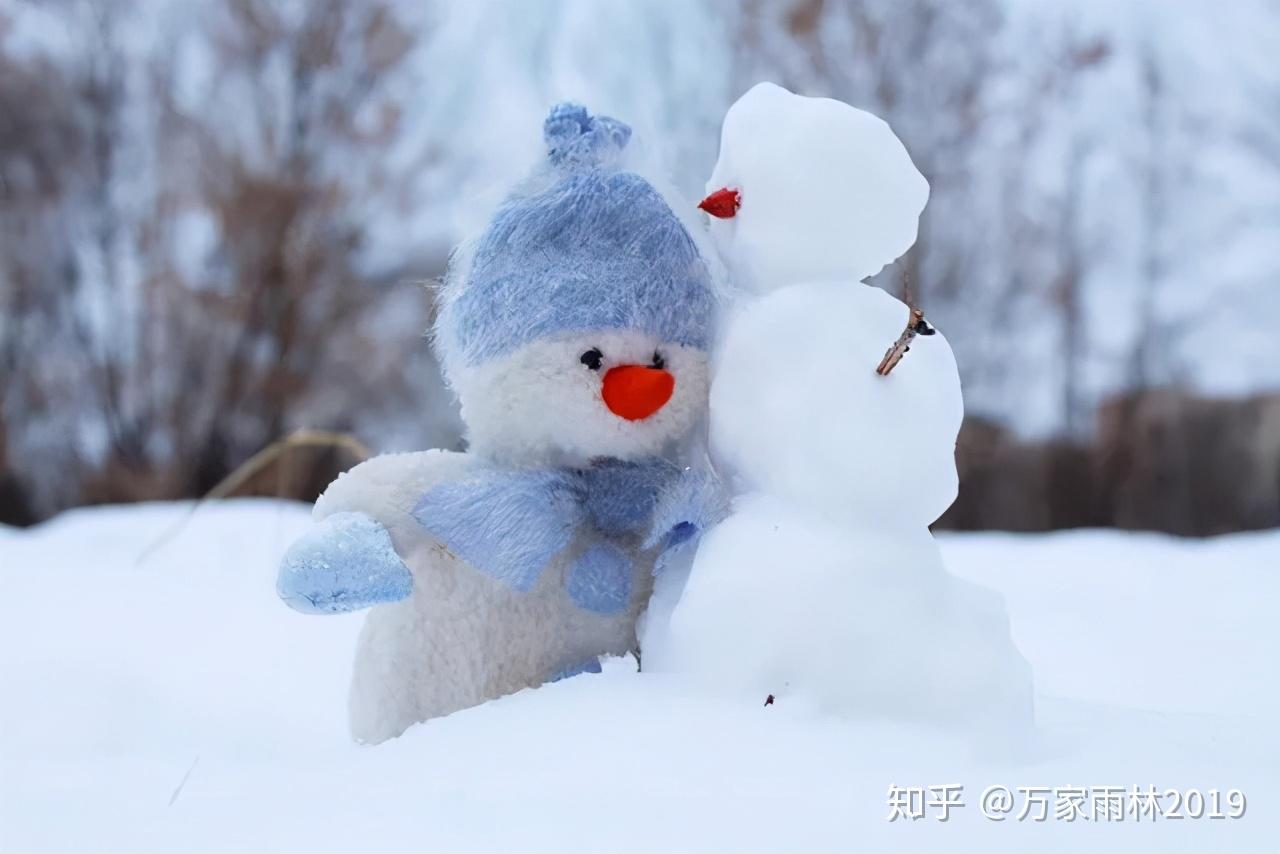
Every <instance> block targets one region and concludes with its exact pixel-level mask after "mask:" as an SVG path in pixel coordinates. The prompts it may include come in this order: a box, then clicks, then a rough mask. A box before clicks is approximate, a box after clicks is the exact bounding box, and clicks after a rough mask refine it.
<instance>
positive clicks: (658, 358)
mask: <svg viewBox="0 0 1280 854" xmlns="http://www.w3.org/2000/svg"><path fill="white" fill-rule="evenodd" d="M653 366H654V367H655V368H658V369H659V370H661V369H662V368H665V367H666V366H667V360H666V359H664V358H662V354H661V353H659V352H658V351H657V350H654V351H653Z"/></svg>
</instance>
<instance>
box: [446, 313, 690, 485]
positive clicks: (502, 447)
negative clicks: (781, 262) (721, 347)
mask: <svg viewBox="0 0 1280 854" xmlns="http://www.w3.org/2000/svg"><path fill="white" fill-rule="evenodd" d="M595 354H598V355H595ZM655 355H656V356H657V361H656V362H655ZM626 366H636V368H635V369H633V371H632V372H633V373H637V374H639V375H641V376H642V377H654V378H656V379H660V380H662V381H664V382H665V381H666V380H665V378H664V377H660V376H659V374H660V373H661V371H660V370H658V369H661V370H662V371H665V372H666V373H668V374H669V375H670V376H671V378H673V379H674V388H671V390H670V397H669V398H667V399H666V400H665V402H664V403H662V404H661V405H660V406H658V407H657V408H656V410H655V411H653V412H652V414H647V415H644V416H643V417H635V416H636V415H637V414H639V413H637V412H635V411H631V412H630V414H631V416H632V417H624V416H622V415H619V414H617V413H616V412H615V411H614V409H615V408H622V409H624V410H625V409H626V407H625V406H621V405H620V404H619V403H618V399H617V396H616V395H617V392H616V390H615V392H614V395H613V396H611V398H610V399H611V400H612V401H613V403H612V406H611V405H610V404H609V403H607V402H606V399H605V398H606V395H605V391H604V390H605V378H606V376H609V372H610V371H611V370H614V369H617V368H625V367H626ZM640 368H647V369H650V370H649V371H640V370H639V369H640ZM455 373H456V375H455V376H453V377H452V381H453V386H454V388H455V390H456V391H457V393H458V397H459V399H460V400H461V402H462V419H463V421H464V423H466V425H467V435H468V439H469V440H470V444H471V448H472V449H473V450H475V451H477V452H479V453H481V454H485V455H487V456H490V457H494V458H498V459H502V460H504V461H506V462H510V463H515V464H521V465H541V464H552V465H565V464H569V465H576V464H583V463H585V462H587V461H588V460H590V459H592V458H593V457H617V458H619V459H634V458H637V457H642V456H649V455H653V454H658V453H661V452H662V451H663V450H664V449H665V448H667V447H668V446H669V445H671V444H672V443H674V442H677V441H679V440H680V439H682V438H683V437H684V436H685V435H687V434H688V432H689V431H690V429H691V428H692V427H693V426H694V424H695V423H697V421H698V419H699V418H700V417H701V416H702V415H703V413H704V412H705V411H706V405H707V385H708V370H707V355H706V353H704V352H702V351H700V350H697V349H695V348H692V347H683V346H679V345H673V344H668V343H664V342H663V341H661V340H659V339H658V338H655V337H654V336H652V335H647V334H645V333H642V332H634V331H618V330H609V331H601V332H596V333H581V334H578V333H575V334H572V335H567V336H563V337H557V338H552V339H547V340H540V341H534V342H533V343H531V344H528V345H526V346H524V347H522V348H520V349H519V350H516V351H515V352H513V353H510V354H508V355H506V356H503V357H500V358H497V359H493V360H491V361H490V362H487V363H485V364H483V365H478V366H475V367H463V368H460V369H458V370H457V371H456V372H455ZM626 373H627V372H626V371H618V372H616V373H615V374H614V375H613V379H611V381H610V382H611V383H612V385H613V386H614V387H615V389H616V387H617V386H618V385H619V383H618V382H617V380H618V378H619V376H622V375H625V374H626ZM641 397H643V393H641ZM661 397H662V395H659V396H658V398H653V399H652V400H651V403H650V404H649V405H648V406H646V405H641V407H640V411H641V412H644V411H647V410H648V409H649V406H651V405H652V403H656V401H657V399H661Z"/></svg>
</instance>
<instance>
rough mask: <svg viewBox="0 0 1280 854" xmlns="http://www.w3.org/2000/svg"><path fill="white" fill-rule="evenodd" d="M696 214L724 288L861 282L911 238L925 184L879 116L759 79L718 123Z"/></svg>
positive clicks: (926, 190) (900, 251) (926, 193)
mask: <svg viewBox="0 0 1280 854" xmlns="http://www.w3.org/2000/svg"><path fill="white" fill-rule="evenodd" d="M707 190H708V192H710V195H709V196H708V197H707V198H706V199H704V200H703V203H702V205H701V207H702V208H703V210H705V211H707V212H708V213H710V214H711V215H712V220H711V237H712V239H713V240H714V241H715V243H716V247H717V248H718V249H719V250H720V253H721V255H722V256H723V257H724V258H725V259H726V261H727V263H728V265H729V268H730V271H731V272H732V274H733V278H734V281H735V283H737V284H738V285H740V286H742V287H744V288H746V289H747V290H751V291H756V292H765V291H771V290H774V289H775V288H778V287H781V286H784V285H788V284H791V283H793V282H804V281H828V280H844V281H855V282H856V281H860V280H862V279H865V278H867V277H868V276H872V275H875V274H876V273H878V272H879V271H880V269H881V268H882V267H884V266H885V265H886V264H889V263H891V262H892V261H894V260H895V259H896V258H898V257H899V256H900V255H902V254H903V253H904V252H906V251H907V250H908V249H909V248H911V244H912V243H914V242H915V240H916V227H917V222H918V220H919V217H920V213H921V211H923V210H924V206H925V203H926V202H927V201H928V199H929V184H928V182H927V181H925V179H924V176H923V175H921V174H920V172H919V171H917V170H916V167H915V164H913V163H912V162H911V156H910V155H909V154H908V153H907V150H906V148H905V147H903V145H902V142H901V141H900V140H899V139H898V137H897V136H896V135H895V134H894V132H893V130H892V129H890V127H889V125H887V124H886V123H885V122H884V121H883V120H881V119H879V118H877V117H876V116H873V115H872V114H871V113H868V112H864V111H862V110H859V109H855V108H854V107H851V106H849V105H848V104H845V103H842V102H840V101H834V100H831V99H830V98H808V97H804V96H801V95H795V94H792V93H791V92H788V91H787V90H786V89H783V88H782V87H781V86H777V85H775V84H773V83H760V84H757V85H756V86H754V87H753V88H752V89H751V90H750V91H748V92H747V93H746V94H745V95H743V96H742V97H741V98H739V99H738V100H737V101H736V102H735V103H734V104H733V106H732V107H730V108H729V112H728V114H726V116H725V119H724V127H723V129H722V130H721V134H720V157H719V159H718V160H717V161H716V167H715V170H714V171H713V172H712V174H711V178H710V180H709V181H708V182H707Z"/></svg>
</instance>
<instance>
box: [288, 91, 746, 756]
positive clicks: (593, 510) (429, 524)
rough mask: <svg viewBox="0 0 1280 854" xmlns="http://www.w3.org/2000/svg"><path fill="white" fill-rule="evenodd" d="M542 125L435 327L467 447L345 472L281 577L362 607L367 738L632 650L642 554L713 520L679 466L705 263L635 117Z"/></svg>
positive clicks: (315, 602)
mask: <svg viewBox="0 0 1280 854" xmlns="http://www.w3.org/2000/svg"><path fill="white" fill-rule="evenodd" d="M544 134H545V138H546V143H547V161H546V164H545V165H544V166H543V167H542V168H541V169H539V170H538V171H537V173H536V174H535V175H534V176H533V177H532V178H531V179H530V180H529V181H528V182H527V184H526V185H524V186H522V187H520V188H519V189H518V190H517V191H516V192H515V193H513V194H512V195H511V196H510V197H509V198H508V199H507V200H506V202H505V203H504V204H503V205H502V206H501V207H500V209H499V210H498V212H497V214H496V215H495V216H494V218H493V220H492V221H491V223H490V224H489V226H488V229H487V230H486V231H485V232H484V234H483V235H482V236H481V237H480V238H479V240H478V241H476V242H475V243H474V245H472V246H471V247H469V248H468V249H466V250H464V251H462V252H460V253H459V254H458V256H457V257H456V258H455V260H454V263H453V265H452V267H451V271H450V276H449V280H448V282H447V284H446V290H445V293H444V302H443V307H442V310H441V312H440V315H439V319H438V322H437V325H436V329H435V336H436V337H435V340H436V345H437V347H438V349H439V351H440V354H441V356H442V361H443V364H444V367H445V372H446V375H447V377H448V379H449V381H450V383H451V385H452V387H453V388H454V390H455V391H456V392H457V394H458V397H459V399H460V401H461V404H462V417H463V420H464V422H465V423H466V425H467V438H468V441H469V450H468V452H467V453H450V452H446V451H427V452H424V453H413V454H396V455H388V456H382V457H377V458H374V459H372V460H369V461H367V462H365V463H363V464H362V465H360V466H358V467H356V468H355V469H353V470H352V471H350V472H348V473H347V474H345V475H343V476H342V477H340V478H338V480H336V481H335V482H334V483H333V484H332V485H331V486H330V487H329V489H328V490H327V491H326V492H325V494H324V495H323V496H321V498H320V500H319V501H318V502H317V503H316V509H315V515H316V519H317V521H318V524H317V525H316V527H315V529H314V530H313V531H311V532H310V533H309V534H307V535H306V536H305V537H303V539H302V540H300V541H299V542H298V543H296V544H295V545H294V546H293V547H292V548H291V549H290V550H289V551H288V553H287V554H286V556H285V558H284V561H283V564H282V566H281V569H280V576H279V581H278V588H279V592H280V595H281V596H282V597H283V598H284V600H285V601H286V602H288V604H290V605H291V606H293V607H294V608H296V609H298V610H300V611H304V612H308V613H335V612H342V611H351V610H355V609H360V608H370V607H371V610H370V612H369V615H368V618H367V620H366V622H365V626H364V631H363V633H362V635H361V637H360V642H359V649H358V651H357V655H356V663H355V673H354V677H353V680H352V686H351V699H350V703H351V707H350V710H351V727H352V732H353V734H354V736H355V737H356V738H357V739H358V740H360V741H366V742H378V741H382V740H384V739H387V738H390V737H393V736H395V735H398V734H400V733H401V732H402V731H403V730H404V729H405V728H406V727H408V726H409V725H411V724H413V723H414V722H416V721H422V720H426V719H427V718H431V717H435V716H438V715H444V714H448V713H449V712H452V711H455V710H457V709H461V708H464V707H467V706H471V705H475V704H477V703H480V702H483V701H485V700H487V699H490V698H494V697H498V696H500V695H503V694H507V693H510V692H513V691H517V690H519V689H521V688H525V687H529V686H535V685H538V684H540V683H542V682H545V681H548V680H551V679H555V678H558V677H562V676H564V675H569V674H573V673H575V672H581V671H586V670H598V669H599V665H598V663H597V657H598V656H600V655H604V654H623V653H625V652H627V651H628V650H631V649H634V648H635V646H636V637H635V624H636V619H637V616H638V615H639V613H640V612H641V611H642V610H643V608H644V607H645V605H646V603H647V601H648V597H649V593H650V590H651V588H652V578H653V572H654V567H655V564H656V563H660V562H661V561H662V559H663V555H665V554H666V553H667V552H668V550H670V549H673V548H674V547H676V546H678V545H681V544H686V547H687V546H688V545H691V544H692V542H693V539H692V538H693V537H694V536H695V535H696V534H697V533H698V532H699V531H700V530H701V529H702V528H705V527H706V526H708V525H709V524H711V523H712V522H714V521H715V520H716V519H717V518H718V517H719V515H720V513H721V509H722V508H721V504H720V502H719V499H718V491H717V487H716V482H715V480H714V479H713V478H711V477H709V476H708V475H706V474H705V473H704V472H702V471H697V470H693V469H689V468H686V467H685V466H684V465H683V460H684V458H685V454H686V452H687V446H688V440H689V437H690V435H691V433H693V432H695V431H694V427H695V425H697V424H699V423H705V422H704V421H703V419H704V417H705V408H706V394H707V385H708V383H707V376H708V368H707V348H708V345H709V343H710V338H711V331H712V323H713V313H714V310H715V307H716V299H715V292H714V288H713V283H712V277H711V274H710V272H709V268H708V265H707V264H706V262H705V259H704V256H703V255H702V254H700V252H699V250H698V248H697V246H696V245H695V243H694V240H693V239H692V238H691V236H690V233H689V232H688V231H687V230H686V229H685V227H684V225H683V224H682V223H681V220H680V219H679V218H678V217H677V216H676V215H675V214H674V213H673V212H672V210H671V208H670V207H668V205H667V203H666V202H665V201H664V200H663V198H662V196H661V195H659V193H658V192H657V191H656V190H655V189H654V187H653V186H652V185H651V184H649V183H648V182H647V181H645V180H644V179H643V178H641V177H640V176H639V175H637V174H635V173H634V172H631V171H627V169H626V168H625V154H626V151H625V149H626V145H627V141H628V139H629V136H630V129H629V128H628V127H627V126H626V125H624V124H622V123H620V122H618V121H616V120H613V119H610V118H606V117H602V116H600V117H592V116H590V115H588V113H587V111H586V110H584V109H583V108H581V107H578V106H575V105H571V104H566V105H562V106H560V107H557V108H556V109H554V110H553V111H552V113H551V115H550V117H549V118H548V119H547V121H546V125H545V129H544ZM689 210H690V212H692V211H693V208H692V206H689Z"/></svg>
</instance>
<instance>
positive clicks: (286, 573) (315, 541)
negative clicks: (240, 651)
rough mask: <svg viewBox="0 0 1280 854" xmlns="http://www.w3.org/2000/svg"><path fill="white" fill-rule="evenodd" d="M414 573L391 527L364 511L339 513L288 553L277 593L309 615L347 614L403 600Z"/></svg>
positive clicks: (315, 529)
mask: <svg viewBox="0 0 1280 854" xmlns="http://www.w3.org/2000/svg"><path fill="white" fill-rule="evenodd" d="M412 591H413V576H412V575H411V574H410V573H409V570H408V568H407V567H406V566H405V565H404V562H403V561H401V560H400V556H399V555H398V554H396V550H395V547H394V546H393V545H392V543H391V535H390V534H388V533H387V529H386V528H384V527H382V525H380V524H378V522H376V521H374V520H373V519H372V518H370V517H369V516H366V515H365V514H364V513H354V512H348V513H334V514H333V515H332V516H328V517H326V518H325V519H323V520H322V521H321V522H320V524H318V525H316V527H315V528H314V529H312V530H311V531H310V532H308V533H307V534H306V535H305V536H304V537H302V539H300V540H298V541H297V542H296V543H294V544H293V545H292V546H290V548H289V550H288V551H287V552H285V555H284V560H283V561H281V563H280V576H279V578H278V579H277V580H276V592H278V593H279V594H280V598H281V599H283V600H284V601H285V602H286V603H287V604H288V605H289V607H291V608H293V609H294V610H296V611H301V612H303V613H304V614H341V613H345V612H347V611H357V610H359V609H361V608H368V607H370V606H371V605H380V604H383V603H386V602H398V601H400V600H401V599H405V598H407V597H408V596H409V594H410V593H411V592H412Z"/></svg>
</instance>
